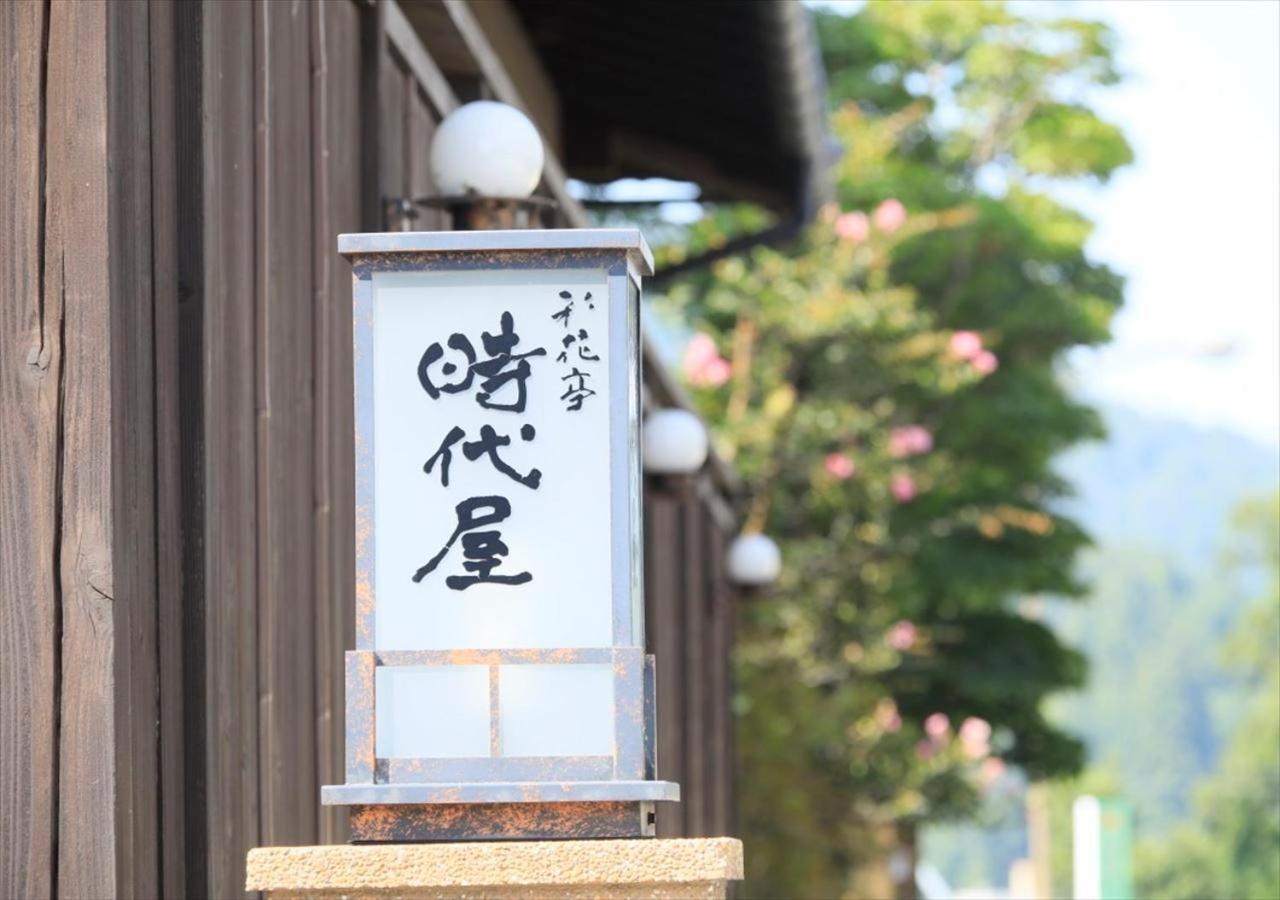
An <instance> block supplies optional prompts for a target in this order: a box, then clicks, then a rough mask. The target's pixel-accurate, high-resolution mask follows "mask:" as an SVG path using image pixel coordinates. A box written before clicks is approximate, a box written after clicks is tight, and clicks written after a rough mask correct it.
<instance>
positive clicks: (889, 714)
mask: <svg viewBox="0 0 1280 900" xmlns="http://www.w3.org/2000/svg"><path fill="white" fill-rule="evenodd" d="M875 720H876V724H877V725H879V726H880V730H881V731H887V732H889V733H890V734H896V733H897V732H898V730H899V729H901V728H902V716H900V715H899V714H898V704H896V703H894V702H893V698H892V697H885V698H884V699H883V700H881V701H880V702H879V703H877V704H876V712H875Z"/></svg>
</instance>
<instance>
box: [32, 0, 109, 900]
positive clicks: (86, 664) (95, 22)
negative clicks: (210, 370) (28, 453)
mask: <svg viewBox="0 0 1280 900" xmlns="http://www.w3.org/2000/svg"><path fill="white" fill-rule="evenodd" d="M106 34H107V10H106V7H105V5H104V4H102V3H70V2H56V3H53V4H52V6H51V8H50V11H49V45H48V54H49V63H48V65H49V68H48V72H49V82H48V94H47V98H48V107H47V110H46V131H45V133H46V137H47V140H46V146H45V160H46V166H47V172H46V179H47V180H46V183H47V185H48V191H47V194H46V197H45V204H46V206H45V209H46V220H45V226H46V227H45V253H44V266H45V275H44V299H45V301H46V308H48V307H49V306H53V307H54V308H55V309H56V308H57V307H58V306H60V307H61V309H60V310H58V313H56V314H60V316H61V319H62V332H61V345H62V350H63V361H62V365H63V368H62V370H61V372H60V388H59V389H60V393H61V397H62V402H61V414H60V422H61V435H60V442H59V448H58V453H59V474H58V476H57V477H58V484H57V485H56V486H55V490H54V495H53V501H54V503H55V504H56V505H57V514H58V516H59V521H58V533H57V534H56V535H55V538H54V541H55V546H56V548H57V549H56V551H55V553H56V559H55V566H56V572H57V578H58V580H59V582H60V590H61V613H62V634H61V638H62V667H61V678H60V687H61V692H60V695H59V697H58V704H59V733H58V738H59V755H58V795H57V823H58V863H57V866H58V868H57V872H58V876H57V887H56V890H57V893H58V894H60V895H63V896H71V897H103V896H110V895H112V894H114V893H115V890H116V853H117V837H118V834H117V830H116V827H115V800H116V796H115V795H116V777H117V771H116V759H115V754H114V753H113V752H112V751H113V748H114V747H115V742H116V737H117V736H116V733H115V726H116V722H115V719H114V717H113V716H112V715H111V708H112V703H113V696H114V688H115V659H114V654H113V650H114V647H115V642H116V631H115V625H116V622H115V615H114V611H113V609H112V606H113V604H114V602H115V593H116V589H115V585H114V584H113V574H114V573H113V570H112V552H111V551H112V517H111V495H112V484H111V462H112V458H111V453H112V442H111V439H110V435H111V413H112V406H111V390H110V385H111V355H110V348H111V340H110V335H111V322H110V318H109V315H110V303H109V293H108V292H109V277H108V272H109V266H108V255H107V253H108V221H107V202H108V201H107V179H106V162H107V161H106V153H105V150H106V147H107V87H106V86H107V73H108V69H107V40H106ZM53 298H57V300H56V301H54V303H52V304H51V303H50V302H49V301H51V300H53ZM47 311H52V310H48V309H47ZM121 637H122V639H123V636H121Z"/></svg>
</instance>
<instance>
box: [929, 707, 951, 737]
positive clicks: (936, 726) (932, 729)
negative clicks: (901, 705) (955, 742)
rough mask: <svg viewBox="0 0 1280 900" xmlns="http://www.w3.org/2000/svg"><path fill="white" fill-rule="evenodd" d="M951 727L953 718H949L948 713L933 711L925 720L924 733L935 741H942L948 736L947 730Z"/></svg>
mask: <svg viewBox="0 0 1280 900" xmlns="http://www.w3.org/2000/svg"><path fill="white" fill-rule="evenodd" d="M950 728H951V720H950V719H948V718H947V714H946V713H940V712H936V713H932V714H931V715H930V716H929V717H928V718H927V719H925V720H924V733H925V734H927V735H929V739H930V740H933V741H940V740H942V739H943V738H944V737H946V736H947V730H948V729H950Z"/></svg>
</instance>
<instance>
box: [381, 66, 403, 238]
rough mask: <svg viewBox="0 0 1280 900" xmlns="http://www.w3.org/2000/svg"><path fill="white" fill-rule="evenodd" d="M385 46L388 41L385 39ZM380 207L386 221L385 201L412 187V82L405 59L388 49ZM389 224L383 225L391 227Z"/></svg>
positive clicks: (383, 89) (384, 75) (384, 70)
mask: <svg viewBox="0 0 1280 900" xmlns="http://www.w3.org/2000/svg"><path fill="white" fill-rule="evenodd" d="M383 46H384V47H385V46H386V44H385V41H384V42H383ZM378 72H379V74H378V84H379V90H378V135H379V140H378V151H379V155H378V159H379V162H380V164H379V168H378V210H379V216H380V220H381V221H383V222H384V223H385V222H386V211H385V210H386V206H385V204H384V201H385V200H387V199H390V198H395V197H403V196H404V195H405V194H406V193H407V192H408V188H409V180H408V174H409V173H408V166H406V165H405V148H406V146H407V144H408V139H407V124H408V123H407V120H406V117H405V108H406V102H407V101H406V90H407V88H408V86H409V81H408V77H407V76H406V74H405V71H404V68H403V63H402V62H401V61H400V59H399V58H398V57H397V56H396V54H395V53H393V52H391V51H389V50H388V51H387V52H386V53H385V54H384V58H383V62H382V65H381V67H380V68H379V70H378ZM388 227H390V225H389V224H383V225H380V226H379V229H380V230H381V229H383V228H388Z"/></svg>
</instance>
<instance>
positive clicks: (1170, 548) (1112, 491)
mask: <svg viewBox="0 0 1280 900" xmlns="http://www.w3.org/2000/svg"><path fill="white" fill-rule="evenodd" d="M1102 412H1103V417H1104V419H1105V420H1106V423H1107V431H1108V436H1107V439H1106V440H1105V441H1103V442H1098V443H1091V444H1086V445H1082V446H1080V447H1078V448H1076V449H1075V450H1072V451H1071V452H1069V453H1067V454H1066V455H1064V456H1063V457H1062V459H1061V460H1060V461H1059V464H1058V471H1059V472H1061V473H1062V474H1063V475H1064V476H1066V477H1067V478H1068V479H1069V480H1070V481H1071V482H1072V483H1073V484H1074V485H1075V486H1076V497H1075V498H1074V499H1073V500H1071V501H1069V502H1068V503H1067V504H1066V509H1067V511H1068V512H1069V514H1071V515H1072V516H1073V517H1075V518H1076V519H1078V520H1079V521H1080V522H1081V524H1083V525H1084V526H1085V527H1086V528H1087V529H1088V530H1089V531H1090V533H1091V534H1093V536H1094V539H1095V540H1096V541H1097V543H1098V544H1099V545H1100V546H1106V545H1109V544H1115V543H1121V544H1128V545H1141V546H1144V547H1148V548H1150V549H1152V550H1155V551H1162V552H1164V553H1167V554H1168V555H1170V556H1171V558H1173V559H1175V560H1178V561H1179V563H1180V565H1181V567H1182V568H1183V569H1184V571H1187V572H1188V573H1189V574H1190V573H1191V572H1192V570H1193V569H1194V568H1199V567H1202V566H1205V565H1208V564H1210V563H1211V562H1212V561H1213V559H1214V557H1215V555H1216V553H1217V552H1218V551H1219V550H1220V549H1221V547H1220V543H1219V542H1220V536H1221V532H1222V527H1223V525H1224V523H1225V522H1226V520H1227V517H1228V516H1229V515H1230V513H1231V510H1232V509H1234V508H1235V506H1236V505H1237V504H1238V503H1239V502H1240V501H1241V500H1243V499H1246V498H1248V497H1254V496H1257V495H1259V494H1264V493H1268V492H1270V491H1274V490H1275V489H1276V487H1277V485H1278V484H1280V451H1277V450H1276V449H1274V448H1270V447H1267V446H1265V445H1263V444H1259V443H1257V442H1255V441H1252V440H1250V439H1249V438H1247V437H1244V436H1242V435H1239V434H1236V433H1234V432H1229V431H1225V430H1222V429H1209V428H1201V427H1198V426H1195V425H1190V424H1187V423H1185V422H1175V421H1169V420H1163V419H1156V418H1151V417H1148V416H1146V415H1144V414H1142V413H1138V412H1135V411H1133V410H1130V409H1125V408H1123V407H1117V406H1111V407H1107V406H1104V407H1103V408H1102Z"/></svg>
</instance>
